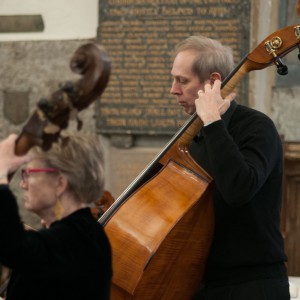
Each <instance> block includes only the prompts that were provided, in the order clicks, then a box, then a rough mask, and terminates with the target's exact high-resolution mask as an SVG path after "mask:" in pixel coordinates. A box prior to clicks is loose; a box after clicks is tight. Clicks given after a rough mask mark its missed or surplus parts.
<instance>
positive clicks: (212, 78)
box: [209, 72, 222, 85]
mask: <svg viewBox="0 0 300 300" xmlns="http://www.w3.org/2000/svg"><path fill="white" fill-rule="evenodd" d="M209 80H210V84H211V85H213V84H214V82H215V80H220V81H222V76H221V74H220V73H218V72H213V73H211V74H210V77H209Z"/></svg>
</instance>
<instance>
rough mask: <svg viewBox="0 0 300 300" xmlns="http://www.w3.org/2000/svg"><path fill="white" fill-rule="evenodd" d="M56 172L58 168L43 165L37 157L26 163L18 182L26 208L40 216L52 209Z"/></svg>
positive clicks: (55, 197)
mask: <svg viewBox="0 0 300 300" xmlns="http://www.w3.org/2000/svg"><path fill="white" fill-rule="evenodd" d="M58 174H59V173H58V170H55V169H52V168H47V167H45V164H43V162H42V161H41V160H39V159H33V160H31V161H30V162H29V163H28V164H27V166H26V167H25V168H24V169H23V171H22V180H21V182H20V187H21V188H22V189H23V191H24V197H23V199H24V206H25V208H26V209H27V210H29V211H32V212H34V213H36V214H37V215H40V216H42V215H45V213H47V211H53V209H54V206H55V204H56V202H57V190H56V187H57V181H58Z"/></svg>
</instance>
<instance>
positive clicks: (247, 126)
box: [190, 102, 287, 284]
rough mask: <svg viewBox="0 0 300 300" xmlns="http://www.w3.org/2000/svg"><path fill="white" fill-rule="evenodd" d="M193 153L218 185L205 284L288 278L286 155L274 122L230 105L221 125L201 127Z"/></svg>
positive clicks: (191, 150)
mask: <svg viewBox="0 0 300 300" xmlns="http://www.w3.org/2000/svg"><path fill="white" fill-rule="evenodd" d="M190 152H191V154H192V156H193V157H194V158H195V160H197V162H198V163H199V165H200V166H202V167H203V169H205V170H206V171H207V172H208V173H209V174H210V175H211V176H212V177H213V179H214V184H215V189H214V208H215V233H214V239H213V243H212V247H211V251H210V255H209V258H208V263H207V269H206V274H205V278H206V280H207V281H208V282H211V283H214V284H219V283H221V284H225V283H237V282H241V281H248V280H253V279H261V278H269V277H278V276H285V275H286V269H285V265H284V262H285V261H286V260H287V257H286V255H285V253H284V243H283V238H282V235H281V232H280V209H281V196H282V192H281V188H282V172H283V167H282V161H283V159H282V158H283V153H282V144H281V139H280V137H279V135H278V133H277V130H276V128H275V126H274V124H273V122H272V120H271V119H270V118H269V117H267V116H266V115H265V114H263V113H261V112H258V111H256V110H253V109H251V108H248V107H245V106H242V105H238V104H237V103H236V102H232V104H231V106H230V108H229V110H228V111H227V112H226V113H225V114H224V116H223V117H222V120H219V121H216V122H214V123H212V124H210V125H208V126H206V127H203V129H202V130H201V134H200V135H199V136H197V137H195V139H194V141H193V142H192V143H191V147H190Z"/></svg>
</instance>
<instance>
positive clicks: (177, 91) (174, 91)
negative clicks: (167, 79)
mask: <svg viewBox="0 0 300 300" xmlns="http://www.w3.org/2000/svg"><path fill="white" fill-rule="evenodd" d="M170 93H171V94H172V95H179V94H180V88H179V87H178V84H177V82H176V80H175V79H174V80H173V82H172V86H171V90H170Z"/></svg>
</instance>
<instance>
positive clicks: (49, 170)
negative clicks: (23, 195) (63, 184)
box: [21, 168, 59, 182]
mask: <svg viewBox="0 0 300 300" xmlns="http://www.w3.org/2000/svg"><path fill="white" fill-rule="evenodd" d="M55 172H59V170H58V169H55V168H24V169H21V178H22V180H23V181H24V182H25V181H27V180H28V177H29V174H30V173H55Z"/></svg>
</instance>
